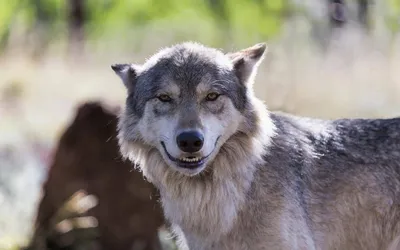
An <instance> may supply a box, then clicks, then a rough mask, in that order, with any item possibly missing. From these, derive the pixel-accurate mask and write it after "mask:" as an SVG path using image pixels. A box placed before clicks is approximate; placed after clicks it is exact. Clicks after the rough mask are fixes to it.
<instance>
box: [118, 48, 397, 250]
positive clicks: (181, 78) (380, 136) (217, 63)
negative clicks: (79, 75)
mask: <svg viewBox="0 0 400 250" xmlns="http://www.w3.org/2000/svg"><path fill="white" fill-rule="evenodd" d="M265 49H266V47H265V44H259V45H255V46H253V47H251V48H248V49H246V50H242V51H239V52H236V53H230V54H223V53H222V52H221V51H218V50H215V49H211V48H207V47H205V46H202V45H199V44H195V43H183V44H179V45H176V46H172V47H170V48H166V49H163V50H161V51H160V52H158V53H157V54H155V55H154V56H152V57H151V58H150V59H149V60H148V61H147V62H146V63H144V64H143V65H141V66H131V67H129V65H128V68H129V69H130V70H129V71H127V70H123V69H127V66H126V65H125V66H124V67H122V68H121V67H113V69H114V70H115V71H116V73H117V74H118V75H120V77H121V78H122V79H123V81H124V84H125V85H126V86H127V89H128V98H127V101H126V105H125V106H126V107H125V110H124V112H123V113H122V114H121V116H120V122H119V142H120V147H121V152H122V154H123V155H124V156H125V157H127V158H129V159H131V160H132V161H134V162H137V163H139V165H140V168H141V170H142V171H143V173H144V175H145V176H146V177H147V179H148V180H150V181H151V182H153V183H154V184H155V185H156V186H157V187H158V188H159V189H160V191H161V197H162V199H161V201H162V205H163V208H164V213H165V215H166V217H167V218H168V219H169V220H170V221H171V223H172V225H173V229H174V232H175V233H176V234H177V236H178V238H179V239H180V242H181V248H182V249H191V250H203V249H204V250H205V249H251V250H256V249H318V250H325V249H327V250H328V249H332V250H333V249H346V250H353V249H354V250H356V249H357V250H358V249H365V250H368V249H370V250H376V249H398V247H399V241H400V240H399V239H400V118H395V119H340V120H331V121H328V120H318V119H309V118H302V117H296V116H292V115H288V114H283V113H274V112H268V111H267V109H266V107H265V106H264V105H263V103H262V102H261V101H260V100H258V99H257V98H256V97H254V93H253V90H252V83H253V80H254V75H255V73H256V69H257V66H258V65H259V63H260V62H261V60H262V58H263V56H264V54H265V52H264V51H265ZM132 69H133V71H131V70H132ZM132 72H133V73H132ZM127 73H129V74H128V75H127ZM127 76H129V77H127ZM132 76H133V77H132ZM210 91H217V92H218V93H221V94H222V95H221V97H219V98H218V99H217V100H216V101H214V102H205V101H204V95H206V94H207V93H209V92H210ZM160 93H168V95H170V96H171V97H172V101H171V102H169V103H163V102H160V101H158V100H157V95H158V94H160ZM184 129H198V130H199V131H201V132H202V133H203V134H204V138H205V144H204V145H205V146H204V149H202V151H200V152H199V153H197V155H196V156H199V157H203V156H204V155H206V154H208V153H209V152H211V153H210V157H209V158H207V159H208V160H207V161H206V163H205V164H204V166H201V167H199V169H194V170H193V169H189V170H188V169H183V168H180V167H179V166H177V165H176V164H175V163H174V162H173V161H171V160H169V159H168V157H167V156H166V153H165V150H164V148H163V147H162V146H161V145H160V141H165V145H166V150H167V151H169V150H170V151H171V154H174V156H176V157H182V156H183V157H186V154H185V153H183V152H180V151H179V150H177V147H176V145H174V143H175V140H174V138H175V136H176V134H177V133H178V132H179V131H182V130H184Z"/></svg>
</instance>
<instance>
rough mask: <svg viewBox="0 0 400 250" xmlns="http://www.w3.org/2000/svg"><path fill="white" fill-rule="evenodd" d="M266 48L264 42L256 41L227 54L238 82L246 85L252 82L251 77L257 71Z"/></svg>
mask: <svg viewBox="0 0 400 250" xmlns="http://www.w3.org/2000/svg"><path fill="white" fill-rule="evenodd" d="M266 50H267V44H266V43H258V44H256V45H254V46H252V47H249V48H246V49H243V50H240V51H238V52H235V53H228V54H227V56H228V58H229V59H230V60H231V62H232V63H233V69H234V71H235V74H236V76H237V77H238V79H239V81H240V83H242V84H243V85H247V86H249V85H251V84H253V82H254V79H253V78H254V76H255V74H256V72H257V68H258V65H259V64H260V63H261V61H262V60H263V59H264V55H265V54H266Z"/></svg>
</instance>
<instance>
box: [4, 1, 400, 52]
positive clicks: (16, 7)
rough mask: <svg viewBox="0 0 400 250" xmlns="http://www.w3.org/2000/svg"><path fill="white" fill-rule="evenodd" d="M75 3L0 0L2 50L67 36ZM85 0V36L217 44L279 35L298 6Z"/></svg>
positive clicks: (392, 21) (396, 10) (391, 24)
mask: <svg viewBox="0 0 400 250" xmlns="http://www.w3.org/2000/svg"><path fill="white" fill-rule="evenodd" d="M72 1H73V0H0V50H1V49H3V48H4V47H5V46H6V45H7V42H8V41H9V37H10V35H11V34H12V33H13V31H14V30H17V31H18V32H17V33H18V35H20V36H22V37H24V36H26V34H32V33H35V31H36V30H37V29H38V28H44V29H43V30H45V34H46V36H47V37H49V38H48V39H50V40H51V39H52V40H54V39H57V40H63V39H66V38H67V37H68V32H67V31H68V10H69V4H70V3H71V2H72ZM81 1H83V2H84V6H85V8H84V9H85V12H84V14H85V27H84V28H85V36H86V39H89V40H92V41H96V40H98V39H99V38H103V37H104V36H111V35H113V34H118V35H120V34H126V36H128V34H129V35H133V37H136V38H139V37H141V35H142V34H143V33H142V32H143V31H148V30H154V31H155V33H156V34H160V35H159V37H158V39H160V38H163V36H164V35H168V37H169V38H171V37H172V39H173V40H180V39H181V38H185V37H191V39H193V40H200V41H202V42H207V43H209V44H210V45H215V46H220V45H223V44H224V43H226V42H229V41H232V40H234V41H235V43H237V44H238V45H239V44H241V43H247V42H249V41H254V40H268V39H269V38H271V37H273V36H275V35H277V34H278V33H279V31H280V30H281V28H282V26H283V21H284V20H285V18H287V17H289V16H290V15H291V14H292V13H294V10H295V6H294V4H293V3H294V2H295V1H293V0H81ZM349 1H355V0H349ZM376 1H377V0H376ZM297 2H299V1H297ZM385 2H387V5H388V9H389V11H388V13H387V16H386V17H385V20H386V23H387V26H388V28H389V29H391V30H392V31H393V32H396V31H398V30H399V28H400V20H399V19H400V17H399V16H400V0H385ZM157 32H158V33H157ZM41 34H43V33H41ZM39 36H41V35H39ZM131 37H132V36H131ZM42 39H43V38H42ZM129 42H130V41H129Z"/></svg>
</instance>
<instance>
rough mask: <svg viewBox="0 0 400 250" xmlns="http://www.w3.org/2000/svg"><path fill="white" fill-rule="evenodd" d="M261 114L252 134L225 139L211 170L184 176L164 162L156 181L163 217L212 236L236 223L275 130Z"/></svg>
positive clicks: (192, 231) (207, 237) (190, 230)
mask: <svg viewBox="0 0 400 250" xmlns="http://www.w3.org/2000/svg"><path fill="white" fill-rule="evenodd" d="M261 112H262V111H261ZM265 112H267V111H265ZM261 115H262V116H263V117H260V118H259V119H258V122H259V124H258V125H257V126H258V131H256V132H254V134H253V135H252V136H249V135H248V134H245V133H241V132H240V133H237V134H235V135H233V136H232V137H231V138H230V139H228V140H227V142H226V143H225V144H224V145H223V146H222V147H221V149H220V151H219V153H218V155H217V156H216V158H215V159H214V161H213V163H212V164H211V165H210V166H208V169H210V171H211V172H210V174H208V175H199V176H195V177H186V176H182V175H180V174H177V173H175V172H172V171H168V169H167V168H168V167H167V166H164V167H165V168H166V169H165V172H164V175H163V177H164V178H162V179H158V180H157V181H156V182H155V183H156V185H157V186H158V187H159V188H160V191H161V197H162V202H163V207H164V213H165V215H166V217H167V218H168V219H170V220H171V222H172V223H174V224H176V225H178V226H179V227H180V228H181V229H182V230H183V232H185V233H189V234H190V235H195V236H196V237H201V238H203V237H202V236H204V239H203V240H212V238H214V239H218V238H219V237H220V236H221V235H224V234H227V233H229V231H230V230H231V229H232V227H234V226H235V222H236V219H237V217H238V213H239V211H240V210H241V209H243V207H244V206H245V204H246V194H247V192H248V190H249V189H250V187H251V184H252V181H253V178H254V173H255V171H256V169H257V167H258V166H259V165H260V164H261V162H262V158H263V155H264V154H265V150H266V149H267V146H268V145H269V143H270V140H271V138H272V136H273V134H274V125H273V123H272V121H271V120H270V118H269V116H268V113H265V114H261ZM147 164H149V162H147ZM154 177H155V176H154Z"/></svg>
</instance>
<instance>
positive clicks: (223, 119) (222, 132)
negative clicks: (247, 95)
mask: <svg viewBox="0 0 400 250" xmlns="http://www.w3.org/2000/svg"><path fill="white" fill-rule="evenodd" d="M221 106H222V107H223V108H222V109H220V110H219V112H218V113H210V112H207V111H206V112H202V113H201V114H200V119H201V123H202V124H203V127H204V134H205V138H206V141H205V145H204V146H203V147H204V151H206V152H208V153H210V152H211V151H212V150H214V148H215V141H216V140H217V139H218V137H219V140H218V145H217V147H218V148H219V147H220V146H221V145H223V143H224V142H225V141H226V140H227V139H229V137H231V136H232V135H233V134H234V133H235V132H236V131H237V130H238V128H239V126H240V123H241V122H242V121H243V116H242V114H241V113H240V112H239V111H238V110H237V109H236V108H235V107H234V105H233V103H232V102H231V101H230V100H229V99H228V98H227V99H225V100H224V101H223V105H221ZM215 150H218V149H215ZM215 153H217V152H215Z"/></svg>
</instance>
